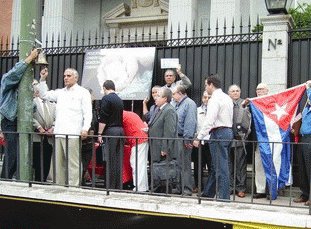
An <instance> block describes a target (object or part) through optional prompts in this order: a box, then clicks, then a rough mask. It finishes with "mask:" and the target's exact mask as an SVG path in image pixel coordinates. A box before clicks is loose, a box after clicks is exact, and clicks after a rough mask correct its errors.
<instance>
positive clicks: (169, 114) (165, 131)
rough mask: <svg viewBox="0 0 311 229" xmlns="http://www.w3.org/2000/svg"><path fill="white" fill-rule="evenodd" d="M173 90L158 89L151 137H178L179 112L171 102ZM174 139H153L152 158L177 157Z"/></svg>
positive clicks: (150, 126)
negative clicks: (156, 107)
mask: <svg viewBox="0 0 311 229" xmlns="http://www.w3.org/2000/svg"><path fill="white" fill-rule="evenodd" d="M171 99H172V92H171V90H170V89H168V88H161V89H159V91H158V98H157V99H156V104H157V106H158V108H159V109H157V111H156V114H155V115H154V117H153V118H152V119H150V121H149V137H151V138H177V120H178V118H177V113H176V111H175V108H174V107H173V106H172V105H171V104H170V102H171ZM174 142H175V141H173V140H166V139H163V140H152V141H151V160H152V161H153V162H159V161H161V158H162V157H165V156H168V157H169V159H174V158H177V156H178V155H177V150H175V144H174Z"/></svg>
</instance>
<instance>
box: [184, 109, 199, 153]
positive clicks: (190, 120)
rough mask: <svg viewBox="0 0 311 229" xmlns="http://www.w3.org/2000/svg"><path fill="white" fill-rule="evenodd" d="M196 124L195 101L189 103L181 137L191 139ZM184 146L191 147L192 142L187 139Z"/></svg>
mask: <svg viewBox="0 0 311 229" xmlns="http://www.w3.org/2000/svg"><path fill="white" fill-rule="evenodd" d="M196 126H197V107H196V104H195V103H189V104H188V108H187V112H186V117H185V121H184V135H183V137H184V138H190V139H192V138H193V137H194V135H195V131H196ZM185 146H186V147H189V148H191V147H192V144H191V143H190V142H189V141H186V142H185Z"/></svg>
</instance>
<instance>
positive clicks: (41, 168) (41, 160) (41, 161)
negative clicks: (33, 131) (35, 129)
mask: <svg viewBox="0 0 311 229" xmlns="http://www.w3.org/2000/svg"><path fill="white" fill-rule="evenodd" d="M40 140H41V142H40V154H39V155H40V182H42V181H44V179H43V176H44V175H43V171H44V165H43V144H44V143H43V142H44V136H43V135H42V134H40Z"/></svg>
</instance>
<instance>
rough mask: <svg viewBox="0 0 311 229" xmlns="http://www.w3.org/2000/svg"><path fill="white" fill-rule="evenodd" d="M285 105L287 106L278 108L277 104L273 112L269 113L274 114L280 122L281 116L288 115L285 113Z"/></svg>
mask: <svg viewBox="0 0 311 229" xmlns="http://www.w3.org/2000/svg"><path fill="white" fill-rule="evenodd" d="M286 105H287V104H285V105H284V106H282V107H280V106H279V105H278V104H277V103H276V104H275V111H273V112H271V114H275V115H276V116H277V119H278V121H279V120H280V118H281V117H282V115H288V113H287V112H286V111H285V108H286Z"/></svg>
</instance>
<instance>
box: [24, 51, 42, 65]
mask: <svg viewBox="0 0 311 229" xmlns="http://www.w3.org/2000/svg"><path fill="white" fill-rule="evenodd" d="M38 54H39V50H38V49H34V50H32V51H31V53H30V55H29V56H28V57H27V58H26V59H25V62H26V63H28V64H30V63H31V62H32V61H33V60H34V59H36V58H37V56H38Z"/></svg>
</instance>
